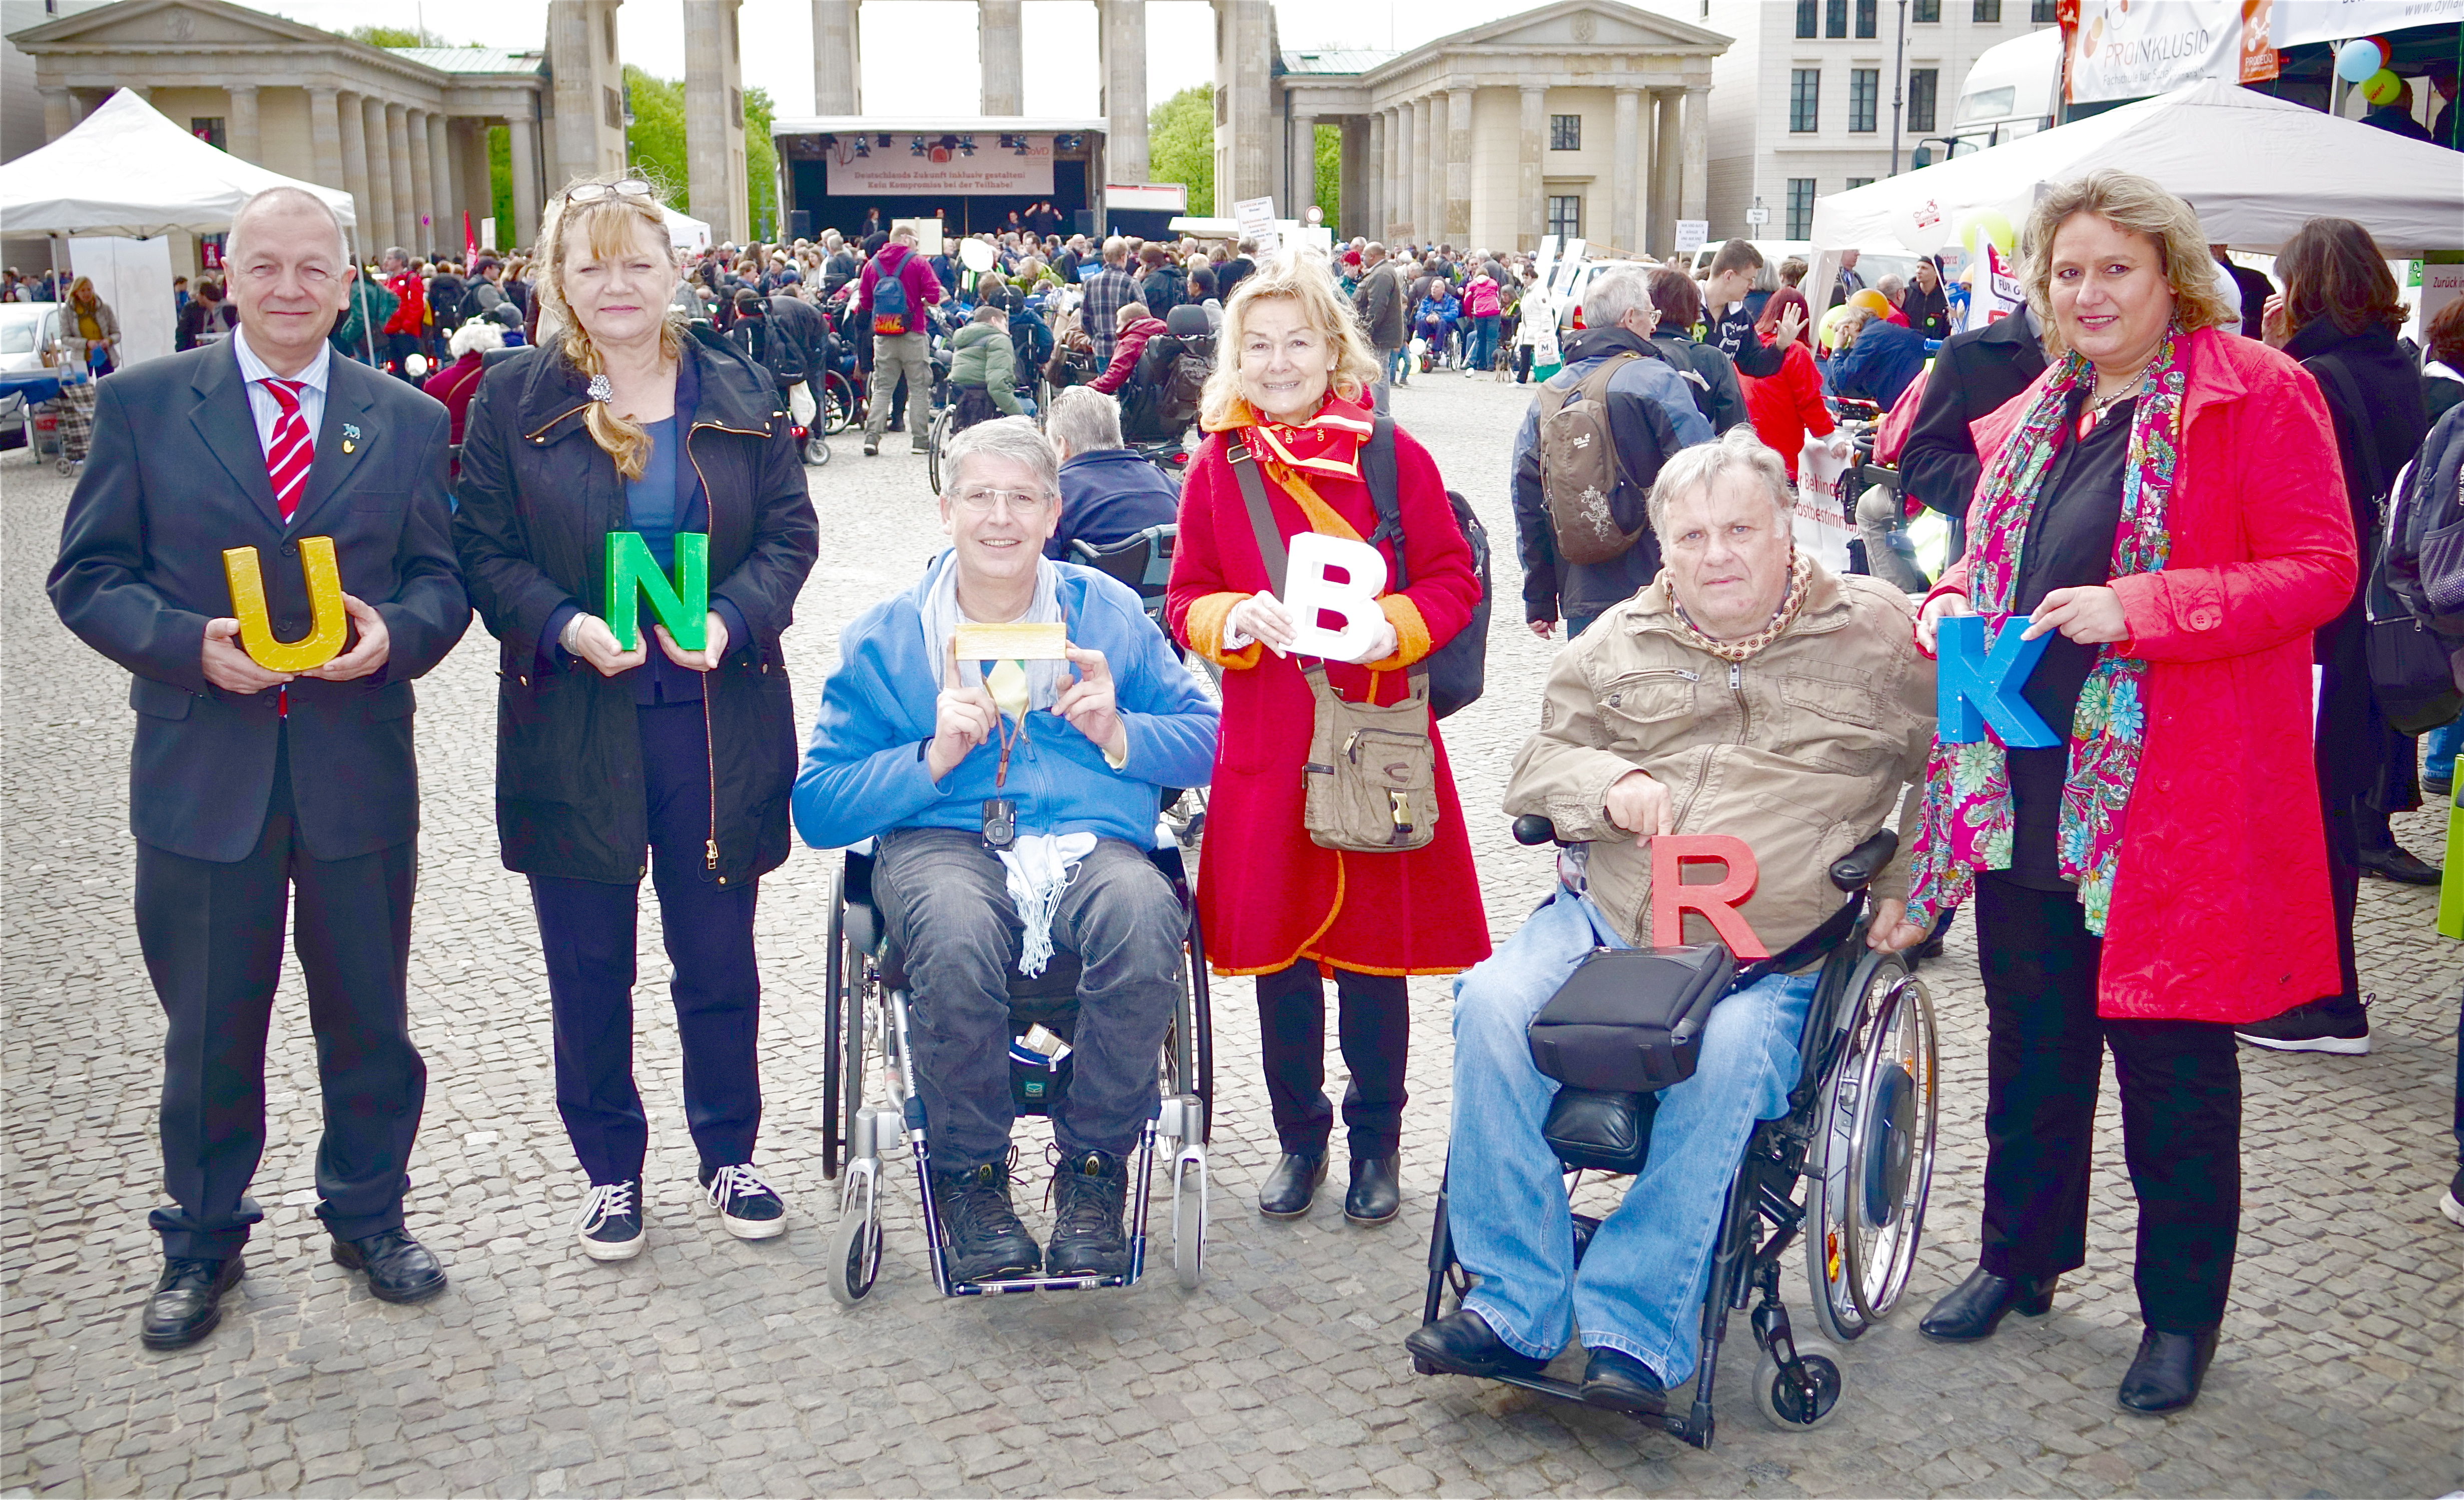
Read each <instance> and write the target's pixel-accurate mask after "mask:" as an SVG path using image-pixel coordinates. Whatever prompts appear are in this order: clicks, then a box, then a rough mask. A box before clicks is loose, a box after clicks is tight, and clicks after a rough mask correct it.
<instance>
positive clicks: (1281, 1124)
mask: <svg viewBox="0 0 2464 1500" xmlns="http://www.w3.org/2000/svg"><path fill="white" fill-rule="evenodd" d="M1334 993H1335V1001H1336V1010H1337V1015H1336V1023H1335V1024H1336V1026H1337V1035H1338V1038H1339V1040H1340V1045H1341V1046H1342V1048H1343V1063H1344V1066H1345V1067H1346V1068H1348V1069H1350V1070H1352V1083H1351V1085H1350V1086H1349V1087H1347V1088H1346V1089H1345V1090H1344V1091H1343V1123H1344V1128H1345V1130H1346V1131H1347V1132H1348V1133H1349V1134H1350V1136H1351V1145H1352V1154H1353V1156H1354V1157H1391V1156H1393V1155H1394V1154H1395V1153H1396V1152H1397V1151H1398V1150H1400V1149H1401V1148H1402V1144H1403V1100H1404V1092H1403V1065H1404V1063H1405V1061H1406V1060H1407V1059H1408V1058H1409V1056H1410V1053H1411V1045H1412V1010H1411V1002H1410V998H1409V996H1408V994H1407V993H1406V990H1405V986H1404V982H1403V978H1402V976H1401V975H1398V974H1359V973H1355V972H1353V970H1351V969H1337V970H1335V971H1334ZM1258 1034H1259V1037H1260V1039H1261V1041H1262V1042H1263V1044H1264V1047H1263V1050H1264V1051H1265V1064H1266V1100H1267V1102H1268V1104H1270V1105H1271V1106H1272V1107H1273V1111H1274V1116H1275V1135H1276V1136H1277V1138H1278V1139H1280V1140H1281V1141H1282V1142H1283V1148H1284V1150H1286V1151H1290V1152H1300V1153H1302V1154H1304V1155H1308V1156H1323V1155H1325V1153H1326V1147H1327V1141H1328V1139H1329V1137H1331V1136H1332V1135H1333V1134H1334V1106H1333V1105H1332V1104H1331V1103H1329V1102H1328V1100H1327V1097H1326V989H1325V986H1324V984H1323V982H1321V981H1320V980H1319V978H1318V972H1317V963H1316V961H1315V960H1309V959H1303V960H1301V961H1300V962H1298V963H1295V964H1293V965H1292V966H1291V967H1290V968H1287V969H1282V970H1278V971H1277V972H1275V973H1273V974H1261V975H1259V976H1258Z"/></svg>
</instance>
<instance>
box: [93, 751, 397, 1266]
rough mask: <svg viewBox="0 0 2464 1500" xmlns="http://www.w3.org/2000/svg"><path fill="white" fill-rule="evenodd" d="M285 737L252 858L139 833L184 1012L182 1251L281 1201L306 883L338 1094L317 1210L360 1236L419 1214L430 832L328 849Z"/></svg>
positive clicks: (150, 952) (177, 1151)
mask: <svg viewBox="0 0 2464 1500" xmlns="http://www.w3.org/2000/svg"><path fill="white" fill-rule="evenodd" d="M279 743H280V748H279V749H278V750H277V751H276V753H275V768H274V796H273V799H272V802H271V804H270V805H269V807H268V809H267V813H266V819H265V828H264V831H262V832H261V833H259V834H258V835H257V841H256V847H255V848H254V849H251V850H250V851H249V852H248V854H247V856H246V857H245V858H242V859H239V860H237V861H234V862H232V863H230V864H223V863H220V862H217V861H213V860H205V859H190V858H188V857H187V856H186V855H183V854H174V853H172V852H170V851H169V850H167V849H157V848H155V847H153V846H152V845H149V844H140V845H138V846H137V940H138V945H139V947H140V948H141V949H142V950H143V953H144V955H145V971H146V973H147V974H148V975H149V976H150V977H151V978H152V979H153V982H154V993H155V996H156V997H157V998H158V999H159V1000H160V1001H161V1002H162V1004H163V1013H164V1016H165V1020H166V1021H167V1022H168V1024H169V1029H168V1034H167V1035H166V1036H165V1038H164V1042H163V1118H162V1138H163V1185H164V1188H165V1191H167V1192H168V1193H169V1194H170V1195H171V1206H169V1207H165V1208H158V1209H156V1210H154V1212H153V1213H152V1214H151V1215H150V1216H148V1219H147V1222H148V1223H149V1224H152V1225H153V1227H154V1229H155V1231H156V1232H157V1233H159V1234H160V1235H162V1237H163V1253H164V1254H165V1255H174V1256H191V1257H195V1258H198V1259H203V1260H224V1259H228V1258H229V1257H231V1256H232V1255H234V1254H237V1253H238V1251H239V1249H240V1246H244V1245H246V1244H247V1243H248V1234H249V1226H250V1225H252V1224H255V1223H256V1222H257V1221H258V1220H260V1219H263V1218H264V1217H265V1214H264V1211H263V1210H262V1209H260V1208H259V1207H258V1206H257V1203H256V1202H255V1200H253V1199H252V1198H250V1197H249V1196H248V1185H249V1181H250V1180H251V1179H252V1178H253V1177H254V1176H255V1175H256V1166H257V1161H258V1159H259V1158H262V1157H263V1156H264V1154H265V1044H266V1034H267V1030H268V1027H269V1026H271V1025H272V1022H273V1016H274V990H275V984H276V982H279V980H280V979H281V977H282V938H283V928H284V926H285V923H286V921H287V919H288V915H289V906H290V902H291V898H292V896H293V893H297V898H298V902H299V915H298V920H297V922H296V923H292V924H290V925H291V943H292V951H293V952H294V953H296V954H297V956H298V959H299V971H300V974H301V977H302V978H303V979H305V980H306V982H307V989H308V1025H309V1027H310V1029H311V1030H312V1031H314V1032H315V1034H316V1038H317V1076H318V1082H319V1086H320V1087H321V1089H322V1090H323V1092H324V1104H325V1132H324V1135H323V1136H322V1137H321V1138H320V1139H319V1142H318V1145H317V1193H318V1197H319V1200H320V1202H319V1204H318V1206H317V1216H318V1217H319V1219H322V1220H323V1221H324V1222H325V1224H326V1227H328V1228H329V1229H331V1230H332V1231H333V1232H334V1233H335V1234H336V1235H338V1236H340V1237H341V1238H343V1239H348V1240H356V1239H361V1238H363V1237H364V1236H367V1235H371V1234H377V1233H380V1232H382V1231H384V1230H386V1229H398V1228H400V1227H402V1198H403V1193H404V1191H405V1190H406V1189H407V1187H408V1186H409V1185H410V1180H409V1178H408V1177H407V1175H406V1169H407V1164H408V1162H409V1160H410V1146H411V1141H412V1139H413V1138H414V1137H415V1136H417V1135H418V1134H419V1114H420V1110H421V1108H422V1107H423V1106H424V1105H425V1104H426V1102H427V1098H428V1065H427V1064H426V1063H424V1062H422V1061H421V1060H420V1056H419V1049H418V1048H415V1047H413V1046H412V1045H411V1041H410V1013H409V988H408V974H409V962H410V907H411V897H412V893H413V892H414V890H415V889H416V887H417V885H418V874H419V846H418V844H417V842H416V841H414V840H405V841H404V842H402V843H400V844H396V845H394V846H392V847H391V848H389V849H378V850H377V851H376V852H374V853H371V854H362V855H359V856H357V857H355V858H351V859H316V858H313V857H311V856H310V854H309V853H308V851H307V850H306V849H304V848H302V847H301V845H300V842H299V838H298V831H297V827H296V823H295V819H294V816H293V811H292V801H291V775H290V759H291V758H290V753H289V752H290V744H289V737H288V736H287V735H286V736H284V737H283V739H282V740H281V741H280V742H279Z"/></svg>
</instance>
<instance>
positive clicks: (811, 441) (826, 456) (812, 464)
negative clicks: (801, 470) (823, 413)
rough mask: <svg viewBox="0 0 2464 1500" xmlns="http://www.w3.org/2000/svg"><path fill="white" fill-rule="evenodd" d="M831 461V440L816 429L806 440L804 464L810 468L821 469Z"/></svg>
mask: <svg viewBox="0 0 2464 1500" xmlns="http://www.w3.org/2000/svg"><path fill="white" fill-rule="evenodd" d="M829 461H830V440H829V439H828V438H826V437H824V436H823V435H822V431H821V429H820V428H818V427H816V428H814V429H813V430H812V431H811V433H810V435H808V436H807V437H806V438H805V439H804V463H805V465H806V467H808V468H813V469H819V468H820V467H821V466H822V465H824V464H825V463H828V462H829Z"/></svg>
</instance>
